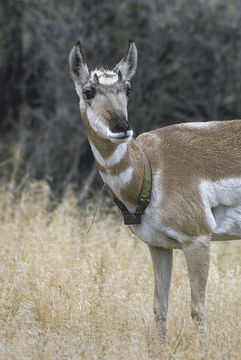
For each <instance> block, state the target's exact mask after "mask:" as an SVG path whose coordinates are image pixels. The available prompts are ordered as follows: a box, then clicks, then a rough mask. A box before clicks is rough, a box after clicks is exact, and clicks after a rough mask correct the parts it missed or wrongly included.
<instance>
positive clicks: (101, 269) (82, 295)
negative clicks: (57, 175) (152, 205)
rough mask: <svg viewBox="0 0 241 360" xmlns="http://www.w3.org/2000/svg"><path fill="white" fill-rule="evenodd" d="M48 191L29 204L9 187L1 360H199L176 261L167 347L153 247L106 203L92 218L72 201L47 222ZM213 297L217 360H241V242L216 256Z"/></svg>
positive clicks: (1, 220)
mask: <svg viewBox="0 0 241 360" xmlns="http://www.w3.org/2000/svg"><path fill="white" fill-rule="evenodd" d="M47 198H48V189H47V187H46V186H45V185H44V184H43V183H37V184H36V183H35V184H32V185H30V186H29V187H28V189H26V190H25V191H24V193H23V194H22V196H21V198H20V199H15V198H14V197H13V195H12V191H11V189H10V188H9V186H4V185H1V187H0V208H1V210H0V360H10V359H16V360H22V359H24V360H27V359H44V360H45V359H46V360H49V359H51V360H52V359H76V360H77V359H88V360H91V359H101V360H102V359H106V360H122V359H123V360H124V359H125V360H126V359H128V360H129V359H130V360H131V359H133V360H136V359H138V360H141V359H143V360H144V359H145V360H146V359H185V360H186V359H193V360H194V359H195V360H196V359H199V358H200V354H199V347H198V345H197V341H196V340H197V333H196V329H195V326H194V325H193V323H192V320H191V318H190V287H189V281H188V277H187V270H186V264H185V261H184V257H183V254H182V252H181V251H175V253H174V272H173V279H172V286H171V294H170V306H169V312H168V324H167V326H168V333H167V343H166V346H165V347H164V348H161V347H160V345H159V342H158V340H157V337H156V333H155V325H154V317H153V312H152V301H153V270H152V264H151V259H150V255H149V251H148V248H147V246H146V245H145V244H144V243H142V242H141V241H140V240H139V239H137V238H136V237H135V236H134V235H132V234H131V232H130V231H129V230H128V228H127V227H125V226H124V225H122V219H121V217H120V216H119V215H118V213H117V212H116V211H115V210H113V211H110V210H109V206H107V205H106V204H105V201H104V202H103V203H102V205H101V209H100V210H99V212H98V214H97V217H96V219H95V222H94V225H93V227H92V229H91V231H90V233H88V234H87V233H86V232H87V229H88V227H89V224H90V223H91V220H92V216H93V213H94V207H95V204H96V199H95V198H93V200H91V201H89V202H87V203H86V204H85V206H83V208H82V209H80V208H79V207H78V206H77V205H76V201H75V198H74V196H72V194H71V191H69V192H68V193H67V194H66V196H65V198H64V201H63V203H62V204H60V206H59V207H58V208H57V209H56V210H55V212H54V213H52V214H49V213H47V211H46V210H45V209H46V203H47ZM211 251H212V257H211V268H210V274H209V281H208V287H207V298H206V302H207V306H206V309H207V310H206V312H207V333H208V345H209V350H208V356H207V358H208V359H227V360H230V359H237V360H238V359H240V354H241V339H240V334H241V321H240V319H241V289H240V287H241V241H233V242H227V243H215V244H212V246H211Z"/></svg>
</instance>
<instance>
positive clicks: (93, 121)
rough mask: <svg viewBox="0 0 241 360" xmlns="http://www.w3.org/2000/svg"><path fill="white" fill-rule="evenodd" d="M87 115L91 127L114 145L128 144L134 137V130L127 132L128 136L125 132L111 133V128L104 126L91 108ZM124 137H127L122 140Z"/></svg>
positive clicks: (88, 109)
mask: <svg viewBox="0 0 241 360" xmlns="http://www.w3.org/2000/svg"><path fill="white" fill-rule="evenodd" d="M86 114H87V118H88V121H89V125H90V127H91V128H92V129H93V130H94V131H95V132H96V133H97V134H99V135H100V136H101V137H103V138H104V139H109V140H111V142H113V143H127V142H129V141H130V139H131V137H132V136H133V131H132V130H129V131H127V133H126V134H125V133H124V132H121V133H113V132H112V131H110V129H109V127H108V126H107V125H105V124H104V122H103V120H102V119H101V118H99V117H98V116H97V115H96V114H95V113H94V111H93V110H92V109H91V108H90V107H88V108H87V110H86ZM123 136H127V137H126V138H123V139H122V138H121V137H123Z"/></svg>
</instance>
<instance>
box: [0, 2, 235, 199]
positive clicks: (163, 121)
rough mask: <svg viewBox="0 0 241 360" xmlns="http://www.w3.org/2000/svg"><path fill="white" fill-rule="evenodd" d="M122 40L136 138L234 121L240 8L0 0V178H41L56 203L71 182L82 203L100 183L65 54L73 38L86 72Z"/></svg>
mask: <svg viewBox="0 0 241 360" xmlns="http://www.w3.org/2000/svg"><path fill="white" fill-rule="evenodd" d="M129 38H132V39H134V40H135V42H136V44H137V47H138V51H139V66H138V71H137V74H136V76H135V78H134V80H133V92H132V94H131V99H130V102H129V118H130V121H131V123H132V126H133V129H134V131H135V133H136V135H138V134H140V133H142V132H144V131H148V130H152V129H155V128H158V127H162V126H166V125H170V124H174V123H179V122H193V121H208V120H215V119H218V120H224V119H234V118H240V117H241V2H240V0H195V1H193V0H125V1H124V0H112V1H109V0H101V1H100V0H68V1H66V0H58V1H57V0H47V1H46V0H0V179H4V181H5V180H6V179H9V178H10V177H12V178H13V177H14V182H15V184H16V186H18V187H19V188H21V187H23V186H24V184H25V183H26V182H27V181H28V180H29V179H30V178H35V179H45V180H46V181H47V182H48V183H49V184H50V186H51V189H52V192H53V198H54V197H55V196H56V195H57V197H58V198H61V197H62V195H63V194H64V191H65V189H66V187H67V186H68V185H69V184H71V185H72V187H73V188H74V189H75V191H76V195H77V196H78V198H79V201H80V202H81V201H82V199H84V197H86V196H87V194H88V190H89V188H90V187H92V186H95V185H96V184H98V181H99V175H98V173H97V171H96V168H95V165H94V161H93V157H92V154H91V151H90V148H89V145H88V141H87V138H86V134H85V130H84V127H83V125H82V122H81V119H80V114H79V108H78V98H77V95H76V93H75V90H74V85H73V83H72V80H71V79H70V77H69V74H68V54H69V51H70V49H71V47H72V45H73V44H74V43H75V42H76V41H77V40H80V41H81V43H82V47H83V50H84V53H85V57H86V59H87V62H88V65H89V68H90V69H93V67H99V66H101V65H103V66H105V67H107V68H111V67H112V66H114V65H115V64H116V63H117V62H119V60H120V59H121V58H122V56H123V55H124V53H125V51H126V48H127V45H128V39H129ZM16 161H17V165H16Z"/></svg>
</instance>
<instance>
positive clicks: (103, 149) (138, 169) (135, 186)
mask: <svg viewBox="0 0 241 360" xmlns="http://www.w3.org/2000/svg"><path fill="white" fill-rule="evenodd" d="M89 142H90V146H91V148H92V151H93V154H94V157H95V161H96V164H97V167H98V169H99V172H100V175H101V177H102V179H103V181H104V183H105V184H106V185H107V186H108V188H109V189H110V191H111V192H112V193H113V194H114V195H115V196H116V197H117V198H118V199H119V200H120V201H122V202H123V203H124V204H125V205H126V206H127V208H128V209H129V211H133V210H135V208H136V205H137V201H138V195H139V193H140V191H141V186H142V181H143V171H144V157H143V151H142V150H141V148H140V147H139V145H138V144H137V143H136V141H135V140H134V139H133V138H132V139H130V141H128V142H125V143H120V144H113V143H111V141H109V140H102V139H101V140H100V139H98V138H96V137H95V138H94V137H92V136H90V137H89Z"/></svg>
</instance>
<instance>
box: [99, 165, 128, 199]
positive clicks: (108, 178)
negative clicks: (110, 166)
mask: <svg viewBox="0 0 241 360" xmlns="http://www.w3.org/2000/svg"><path fill="white" fill-rule="evenodd" d="M132 173H133V168H132V167H128V168H127V169H126V170H124V171H122V172H121V173H120V174H119V175H116V176H113V175H110V174H108V173H107V174H103V173H102V172H101V171H100V175H101V177H102V179H103V181H104V183H105V184H106V185H108V186H109V187H110V188H111V190H112V191H113V192H114V194H115V195H116V196H117V197H118V199H120V200H122V199H121V195H120V192H121V190H122V189H123V188H124V187H125V186H126V185H127V184H128V183H129V182H130V181H131V179H132Z"/></svg>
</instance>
